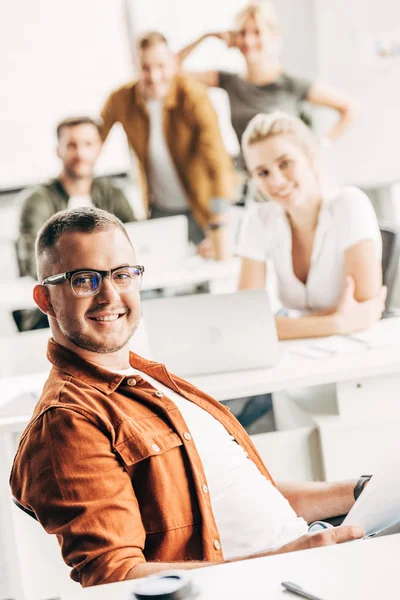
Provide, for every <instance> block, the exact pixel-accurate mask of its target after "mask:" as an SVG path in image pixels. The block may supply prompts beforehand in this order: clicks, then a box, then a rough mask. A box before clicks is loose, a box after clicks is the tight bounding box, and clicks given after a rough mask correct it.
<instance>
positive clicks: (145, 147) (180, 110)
mask: <svg viewBox="0 0 400 600" xmlns="http://www.w3.org/2000/svg"><path fill="white" fill-rule="evenodd" d="M138 59H139V68H140V75H139V79H138V81H133V82H129V83H127V84H125V85H123V86H122V87H120V88H119V89H117V90H115V91H114V92H113V93H112V94H111V95H110V96H109V98H108V99H107V101H106V103H105V105H104V107H103V109H102V111H101V117H102V120H103V124H102V127H101V136H102V139H103V140H105V139H106V137H107V135H108V133H109V131H110V129H111V128H112V127H113V125H114V124H115V123H117V122H119V123H121V125H122V127H123V128H124V130H125V133H126V136H127V138H128V141H129V144H130V146H131V148H132V149H133V151H134V152H135V154H136V157H137V159H138V165H139V170H140V179H141V184H142V191H143V203H144V207H145V209H146V212H148V213H149V215H150V216H151V217H152V218H157V217H166V216H172V215H177V214H185V215H186V216H187V217H188V219H189V236H190V239H191V240H192V241H193V242H194V243H196V244H198V243H200V242H201V241H202V239H203V238H204V235H205V234H206V232H207V229H208V228H209V227H210V225H211V227H213V226H214V227H215V226H218V225H219V224H220V223H221V220H223V218H224V217H223V215H221V213H223V212H224V210H225V209H226V207H227V206H228V204H229V201H231V200H233V199H234V195H235V184H236V177H235V175H234V170H233V166H232V161H231V159H230V157H229V156H228V153H227V151H226V150H225V147H224V144H223V142H222V138H221V133H220V130H219V124H218V118H217V115H216V112H215V110H214V108H213V106H212V103H211V101H210V99H209V97H208V94H207V88H206V87H205V86H204V85H203V84H202V83H199V82H198V81H196V79H194V78H193V77H189V76H187V75H182V74H181V73H179V72H178V62H177V58H176V56H175V55H174V53H173V52H172V51H171V50H170V48H169V47H168V44H167V41H166V39H165V37H164V36H163V35H162V34H161V33H159V32H157V31H154V32H151V33H149V34H147V35H144V36H143V37H142V38H141V39H140V40H139V42H138Z"/></svg>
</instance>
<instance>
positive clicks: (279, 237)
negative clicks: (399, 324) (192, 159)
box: [238, 112, 386, 339]
mask: <svg viewBox="0 0 400 600" xmlns="http://www.w3.org/2000/svg"><path fill="white" fill-rule="evenodd" d="M242 147H243V152H244V157H245V160H246V163H247V167H248V170H249V172H250V174H251V176H252V177H253V178H254V180H255V182H256V184H257V186H258V187H259V189H260V190H261V191H262V192H263V194H264V195H265V196H267V198H268V199H269V201H268V202H265V203H259V204H256V205H254V206H253V207H251V208H250V209H249V211H248V212H247V214H246V216H245V219H244V222H243V226H242V229H241V235H240V240H239V248H238V254H239V256H241V273H240V282H239V288H240V289H258V288H264V287H265V285H266V278H267V267H266V263H267V260H268V259H270V260H271V261H272V263H273V265H274V268H275V271H276V275H277V285H278V294H279V298H280V301H281V302H282V304H283V306H284V307H285V308H286V309H289V310H290V309H294V310H295V311H300V313H297V315H300V316H296V317H294V318H291V317H285V316H277V317H276V323H277V330H278V337H279V338H280V339H295V338H303V337H317V336H328V335H335V334H350V333H353V332H355V331H360V330H363V329H368V328H369V327H371V326H372V325H373V324H374V323H375V322H376V321H378V320H379V318H380V317H381V315H382V312H383V310H384V305H385V298H386V288H384V287H382V271H381V254H382V241H381V235H380V231H379V226H378V222H377V219H376V216H375V212H374V210H373V207H372V205H371V203H370V201H369V199H368V197H367V196H366V195H365V194H364V192H362V191H361V190H359V189H357V188H355V187H343V188H339V189H337V190H336V191H335V192H333V193H330V194H325V193H324V190H323V186H322V185H321V181H320V174H319V171H318V167H317V149H318V147H317V143H316V141H315V140H314V137H313V135H312V133H311V131H310V130H309V129H308V128H307V127H306V126H305V125H304V123H302V121H300V120H299V119H297V118H295V117H291V116H289V115H286V114H285V113H282V112H274V113H272V114H269V115H265V114H259V115H257V116H256V117H254V118H253V119H252V121H251V122H250V123H249V125H248V127H247V129H246V131H245V133H244V135H243V138H242Z"/></svg>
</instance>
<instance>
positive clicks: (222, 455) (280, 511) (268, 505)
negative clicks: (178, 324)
mask: <svg viewBox="0 0 400 600" xmlns="http://www.w3.org/2000/svg"><path fill="white" fill-rule="evenodd" d="M118 373H121V374H123V375H135V374H136V375H140V376H141V377H143V379H145V380H146V381H147V382H148V383H150V385H152V386H153V387H154V388H155V389H156V390H160V391H162V392H164V394H165V395H166V396H167V397H168V399H169V400H172V402H174V403H175V404H176V406H177V407H178V408H179V410H180V412H181V414H182V416H183V418H184V420H185V422H186V425H187V429H188V431H189V432H190V433H191V435H192V438H193V441H194V443H195V444H196V449H197V452H198V453H199V456H200V459H201V461H202V464H203V469H204V473H205V476H206V481H207V487H208V492H209V494H210V500H211V506H212V509H213V514H214V518H215V522H216V524H217V528H218V532H219V536H220V540H221V545H222V552H223V555H224V558H225V559H230V558H235V557H240V556H248V555H251V554H255V553H258V552H263V551H266V550H272V549H274V548H279V547H281V546H283V545H284V544H287V543H288V542H290V541H292V540H294V539H296V538H298V537H300V536H302V535H304V534H306V533H307V531H308V528H307V523H306V522H305V521H304V519H302V518H300V517H297V515H296V513H295V512H294V510H293V509H292V507H291V506H290V504H289V502H288V501H287V500H286V499H285V498H284V497H283V496H282V494H281V493H280V492H279V491H278V490H277V488H276V487H275V486H274V485H273V484H272V483H271V482H270V481H269V480H268V479H267V478H266V477H264V475H262V474H261V473H260V471H259V470H258V469H257V467H256V465H255V464H254V463H253V462H252V461H251V460H250V459H249V458H248V455H247V453H246V452H245V451H244V450H243V448H242V447H241V446H239V444H237V443H236V441H235V440H234V438H233V437H232V436H231V435H230V434H229V433H228V431H227V430H226V429H225V427H224V426H223V425H222V424H221V423H220V422H219V421H217V419H215V418H214V417H213V416H212V415H210V414H209V413H208V412H207V411H206V410H203V409H202V408H200V407H199V406H197V404H194V403H193V402H190V401H189V400H186V398H183V396H181V395H180V394H177V393H176V392H175V391H174V390H172V389H170V388H168V387H166V386H165V385H163V384H162V383H160V382H159V381H157V380H156V379H153V378H152V377H150V376H149V375H147V374H146V373H143V372H142V371H138V370H137V369H133V368H130V369H128V370H124V371H118Z"/></svg>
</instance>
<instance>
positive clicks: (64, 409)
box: [11, 340, 271, 586]
mask: <svg viewBox="0 0 400 600" xmlns="http://www.w3.org/2000/svg"><path fill="white" fill-rule="evenodd" d="M48 358H49V360H50V361H51V363H52V364H53V367H52V370H51V372H50V375H49V378H48V380H47V382H46V384H45V386H44V389H43V393H42V396H41V399H40V401H39V402H38V404H37V406H36V408H35V411H34V414H33V416H32V419H31V421H30V422H29V424H28V426H27V427H26V429H25V432H24V433H23V435H22V438H21V441H20V445H19V448H18V451H17V454H16V457H15V460H14V465H13V469H12V472H11V488H12V493H13V495H14V497H15V498H16V499H17V500H18V501H19V502H20V503H21V504H23V505H24V506H26V507H27V508H29V509H30V510H32V511H34V513H35V515H36V516H37V518H38V520H39V521H40V523H41V524H42V525H43V527H44V528H45V529H46V531H47V532H48V533H52V534H56V535H57V537H58V540H59V542H60V544H61V548H62V554H63V557H64V560H65V561H66V563H67V564H68V565H70V566H71V567H72V572H71V577H72V579H74V580H76V581H79V582H80V583H81V584H82V585H83V586H89V585H95V584H100V583H106V582H112V581H120V580H123V579H125V577H126V575H127V574H128V572H129V571H130V569H132V568H133V567H135V566H136V565H137V564H139V563H141V562H145V561H153V560H157V561H185V560H206V561H218V560H222V558H223V557H222V551H221V545H220V544H219V534H218V529H217V526H216V523H215V520H214V516H213V511H212V507H211V503H210V496H209V494H204V493H202V489H203V485H204V483H205V474H204V471H203V466H202V463H201V460H200V457H199V454H198V452H197V450H196V446H195V444H194V442H193V440H192V439H191V436H188V435H187V426H186V424H185V421H184V419H183V417H182V415H181V414H180V412H179V410H178V408H177V407H176V405H175V404H174V403H173V402H172V401H171V400H169V399H168V397H166V396H163V397H161V398H160V397H159V396H158V395H156V393H155V391H156V390H155V389H154V388H153V387H152V386H151V385H150V384H149V383H148V382H146V381H145V380H143V378H142V377H140V376H138V375H134V376H132V375H131V376H129V377H125V376H124V375H119V374H117V373H113V372H111V371H108V370H106V369H103V368H101V367H98V366H97V365H95V364H93V363H89V362H86V361H84V360H82V359H81V358H80V357H78V356H77V355H76V354H74V353H73V352H70V351H69V350H67V349H66V348H64V347H62V346H60V345H58V344H57V343H56V342H54V341H53V340H50V341H49V346H48ZM130 363H131V365H132V367H134V368H136V369H138V370H140V371H142V372H143V373H146V374H148V375H150V376H151V377H153V378H155V379H157V380H158V381H160V382H161V383H163V384H164V385H166V386H168V387H170V388H171V389H173V390H175V391H176V392H177V393H179V394H181V395H182V396H183V397H184V398H186V399H187V400H190V401H191V402H194V403H195V404H197V405H198V406H200V407H201V408H203V409H204V410H206V411H208V412H209V413H210V414H211V415H213V417H215V418H216V419H217V420H218V421H220V422H221V423H222V424H223V425H224V426H225V428H226V429H227V430H228V431H229V433H230V434H231V435H232V436H234V438H235V439H236V441H237V442H238V443H239V444H240V445H241V446H242V447H243V448H244V449H245V451H246V452H247V453H248V455H249V458H250V459H251V460H252V461H254V463H255V464H256V465H257V467H258V469H259V470H260V472H261V473H262V474H263V475H265V476H266V477H268V478H269V479H271V477H270V475H269V473H268V471H267V469H266V468H265V466H264V464H263V462H262V461H261V458H260V457H259V455H258V454H257V451H256V450H255V448H254V446H253V444H252V442H251V440H250V438H249V436H248V435H247V433H246V432H245V431H244V429H243V428H242V427H241V425H240V424H239V423H238V421H237V420H236V419H235V417H233V416H232V415H231V414H230V412H229V410H228V409H227V408H226V407H224V406H223V405H221V404H220V403H219V402H217V401H216V400H213V399H212V398H210V397H209V396H207V395H206V394H204V393H203V392H200V391H199V390H197V389H196V388H195V387H193V386H192V385H191V384H189V383H188V382H186V381H184V380H183V379H180V378H179V377H176V376H175V375H172V374H170V373H168V371H167V370H166V368H165V366H164V365H162V364H157V363H155V362H152V361H148V360H145V359H144V358H141V357H140V356H138V355H136V354H131V355H130ZM185 434H186V435H185Z"/></svg>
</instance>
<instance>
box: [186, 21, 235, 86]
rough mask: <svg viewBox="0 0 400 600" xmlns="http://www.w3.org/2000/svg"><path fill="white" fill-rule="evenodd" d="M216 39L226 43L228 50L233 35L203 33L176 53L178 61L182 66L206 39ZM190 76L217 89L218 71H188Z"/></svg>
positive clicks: (228, 32) (224, 32) (226, 32)
mask: <svg viewBox="0 0 400 600" xmlns="http://www.w3.org/2000/svg"><path fill="white" fill-rule="evenodd" d="M213 37H214V38H218V39H220V40H222V41H224V42H225V43H226V45H227V46H228V48H231V47H232V46H233V34H232V32H230V31H221V32H213V33H205V34H204V35H202V36H200V37H199V38H197V40H195V41H194V42H192V43H191V44H189V45H188V46H185V47H184V48H182V50H180V52H178V55H177V56H178V61H179V63H180V64H181V65H182V64H183V62H184V61H185V60H186V59H187V57H188V56H189V55H190V54H191V53H192V52H193V50H194V49H195V48H197V46H199V45H200V44H201V43H202V42H203V41H204V40H206V39H207V38H213ZM190 75H192V77H195V78H196V79H197V80H198V81H201V82H202V83H204V84H205V85H207V86H209V87H218V82H219V75H218V71H190Z"/></svg>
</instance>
